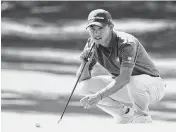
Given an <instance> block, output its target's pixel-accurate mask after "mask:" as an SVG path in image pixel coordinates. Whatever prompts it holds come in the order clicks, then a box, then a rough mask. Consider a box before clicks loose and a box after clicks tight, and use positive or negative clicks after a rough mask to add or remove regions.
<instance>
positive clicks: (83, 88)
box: [77, 79, 90, 96]
mask: <svg viewBox="0 0 176 132" xmlns="http://www.w3.org/2000/svg"><path fill="white" fill-rule="evenodd" d="M77 90H78V94H79V95H82V96H85V95H87V94H90V87H89V79H87V80H84V81H81V82H79V83H78V85H77Z"/></svg>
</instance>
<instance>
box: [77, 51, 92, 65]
mask: <svg viewBox="0 0 176 132" xmlns="http://www.w3.org/2000/svg"><path fill="white" fill-rule="evenodd" d="M89 53H90V49H85V50H84V51H83V52H82V53H81V55H80V60H81V62H85V61H86V58H87V57H88V55H89ZM92 58H93V53H92V52H91V53H90V58H89V59H88V62H90V60H92Z"/></svg>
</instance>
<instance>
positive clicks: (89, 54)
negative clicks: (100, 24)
mask: <svg viewBox="0 0 176 132" xmlns="http://www.w3.org/2000/svg"><path fill="white" fill-rule="evenodd" d="M94 45H95V43H94V44H93V45H92V46H91V48H90V52H89V53H88V55H87V56H86V58H85V59H84V60H85V63H84V65H83V67H82V69H81V72H80V73H79V76H78V78H77V80H76V83H75V86H74V88H73V90H72V92H71V95H70V97H69V99H68V101H67V104H66V106H65V109H64V111H63V113H62V115H61V117H60V120H59V121H58V123H60V122H61V120H62V118H63V116H64V113H65V111H66V109H67V106H68V104H69V102H70V99H71V97H72V95H73V93H74V91H75V88H76V86H77V84H78V82H79V79H80V77H81V74H82V72H83V70H84V67H85V65H86V63H87V62H88V59H89V58H90V56H91V53H92V49H93V47H94Z"/></svg>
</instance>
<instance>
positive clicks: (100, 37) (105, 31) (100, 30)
mask: <svg viewBox="0 0 176 132" xmlns="http://www.w3.org/2000/svg"><path fill="white" fill-rule="evenodd" d="M88 30H89V34H90V36H91V38H92V39H93V40H94V42H95V43H96V44H101V43H104V42H105V41H106V40H107V38H108V37H109V33H110V31H111V30H110V28H109V26H108V25H106V26H105V27H100V26H97V25H91V26H89V28H88Z"/></svg>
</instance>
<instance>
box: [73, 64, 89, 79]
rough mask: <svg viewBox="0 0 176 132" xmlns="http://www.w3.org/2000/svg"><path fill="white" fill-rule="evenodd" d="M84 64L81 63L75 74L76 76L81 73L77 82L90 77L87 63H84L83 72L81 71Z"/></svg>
mask: <svg viewBox="0 0 176 132" xmlns="http://www.w3.org/2000/svg"><path fill="white" fill-rule="evenodd" d="M83 66H84V64H83V63H82V64H81V65H80V67H79V69H78V71H77V73H76V76H77V77H78V76H79V74H81V77H80V79H79V82H81V81H83V80H86V79H89V78H91V70H89V64H86V65H85V67H84V70H83V72H82V73H81V70H82V68H83Z"/></svg>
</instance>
